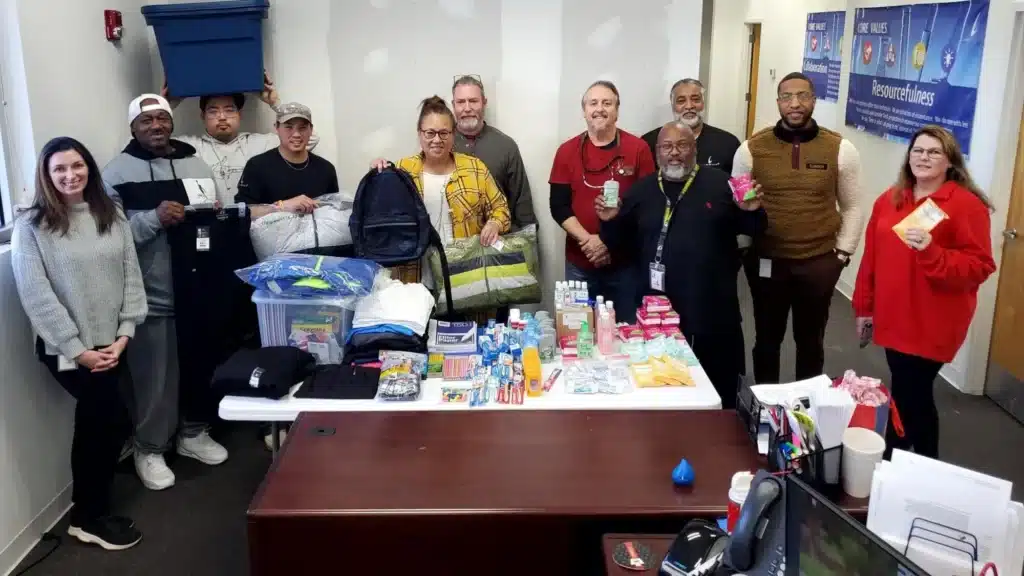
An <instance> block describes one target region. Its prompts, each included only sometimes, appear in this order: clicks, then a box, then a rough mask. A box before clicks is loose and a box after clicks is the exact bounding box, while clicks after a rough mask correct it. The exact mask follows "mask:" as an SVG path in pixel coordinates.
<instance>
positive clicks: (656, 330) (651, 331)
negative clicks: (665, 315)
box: [644, 326, 664, 341]
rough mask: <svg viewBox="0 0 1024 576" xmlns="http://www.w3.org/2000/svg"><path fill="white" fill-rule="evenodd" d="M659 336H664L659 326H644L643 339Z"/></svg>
mask: <svg viewBox="0 0 1024 576" xmlns="http://www.w3.org/2000/svg"><path fill="white" fill-rule="evenodd" d="M660 336H664V334H663V333H662V332H661V326H647V327H645V328H644V340H645V341H646V340H654V339H655V338H658V337H660Z"/></svg>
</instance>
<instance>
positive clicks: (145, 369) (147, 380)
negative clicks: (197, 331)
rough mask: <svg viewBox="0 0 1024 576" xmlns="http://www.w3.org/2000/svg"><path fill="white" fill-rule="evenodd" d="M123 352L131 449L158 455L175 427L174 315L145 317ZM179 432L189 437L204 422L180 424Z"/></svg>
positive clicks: (175, 362)
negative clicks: (132, 426) (131, 423)
mask: <svg viewBox="0 0 1024 576" xmlns="http://www.w3.org/2000/svg"><path fill="white" fill-rule="evenodd" d="M125 353H126V354H127V355H128V370H124V371H122V374H123V375H124V378H125V379H126V382H125V385H126V389H127V392H128V394H127V396H128V398H129V406H130V409H131V412H132V417H133V421H134V423H135V450H136V452H140V453H143V454H160V453H163V452H165V451H166V450H167V449H168V448H169V447H170V445H171V439H172V438H173V437H174V433H175V431H176V430H178V429H179V421H178V418H179V415H178V390H179V384H180V376H179V371H178V338H177V331H176V330H175V325H174V318H173V317H167V316H149V317H147V318H146V321H145V322H143V323H142V324H139V325H138V326H137V327H136V328H135V337H134V338H133V339H132V342H131V345H130V346H128V348H127V350H126V351H125ZM180 428H181V435H182V436H187V437H193V436H196V435H198V434H200V433H201V432H203V431H204V430H206V429H207V428H208V425H207V424H205V423H202V424H200V423H181V425H180Z"/></svg>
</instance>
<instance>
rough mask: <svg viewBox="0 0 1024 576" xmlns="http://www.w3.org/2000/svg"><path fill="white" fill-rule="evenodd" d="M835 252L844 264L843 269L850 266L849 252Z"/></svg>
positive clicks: (837, 250)
mask: <svg viewBox="0 0 1024 576" xmlns="http://www.w3.org/2000/svg"><path fill="white" fill-rule="evenodd" d="M834 252H835V253H836V258H838V259H839V261H840V262H842V263H843V267H844V268H845V267H846V266H849V265H850V253H849V252H843V251H842V250H839V249H838V248H837V249H835V250H834Z"/></svg>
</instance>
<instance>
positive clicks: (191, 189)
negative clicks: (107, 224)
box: [103, 138, 217, 316]
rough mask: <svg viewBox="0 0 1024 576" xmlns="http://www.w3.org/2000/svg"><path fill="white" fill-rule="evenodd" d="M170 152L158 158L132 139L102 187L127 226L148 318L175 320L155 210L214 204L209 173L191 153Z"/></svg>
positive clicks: (180, 146)
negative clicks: (167, 205)
mask: <svg viewBox="0 0 1024 576" xmlns="http://www.w3.org/2000/svg"><path fill="white" fill-rule="evenodd" d="M171 146H172V147H173V152H172V153H171V154H170V155H169V156H163V157H157V156H154V155H153V153H152V152H149V151H148V150H146V149H145V148H143V147H142V145H141V144H139V142H138V140H135V139H134V138H133V139H132V140H131V142H129V143H128V146H126V147H125V149H124V150H123V151H122V152H121V153H120V154H118V155H117V156H115V157H114V159H113V160H111V161H110V162H109V163H108V164H107V165H106V167H104V168H103V181H104V182H105V183H106V184H107V186H109V187H110V188H112V189H113V193H112V194H111V196H112V197H113V198H114V200H115V201H116V202H117V203H118V204H120V205H121V206H122V207H123V208H124V211H125V214H126V215H127V216H128V220H129V222H130V224H131V229H132V236H133V237H134V238H135V249H136V251H137V252H138V255H139V268H141V270H142V281H143V284H144V285H145V287H146V301H147V303H148V304H149V315H150V316H173V315H174V284H173V282H172V277H171V247H170V245H169V244H168V243H167V234H166V233H165V232H164V229H163V226H161V225H160V219H159V218H157V215H156V208H157V206H159V205H160V203H161V202H164V201H171V202H178V203H180V204H184V205H188V204H203V203H212V202H213V201H215V200H216V199H217V192H216V185H215V183H214V179H213V171H212V170H210V167H209V166H207V165H206V163H205V162H203V160H202V159H201V158H199V157H198V156H196V149H195V148H193V147H192V146H189V145H188V144H185V143H184V142H181V141H179V140H171Z"/></svg>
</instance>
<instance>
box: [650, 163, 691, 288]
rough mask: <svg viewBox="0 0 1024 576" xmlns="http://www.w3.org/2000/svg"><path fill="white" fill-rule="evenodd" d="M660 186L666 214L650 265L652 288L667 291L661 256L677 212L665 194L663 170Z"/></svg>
mask: <svg viewBox="0 0 1024 576" xmlns="http://www.w3.org/2000/svg"><path fill="white" fill-rule="evenodd" d="M698 169H700V166H699V165H697V166H694V167H693V171H692V172H690V177H689V178H687V179H686V183H685V184H683V189H682V190H680V191H679V198H677V199H676V202H677V203H678V202H679V201H680V200H682V199H683V196H684V195H685V194H686V191H687V190H689V189H690V185H691V184H693V179H694V178H696V177H697V170H698ZM658 188H660V189H661V193H662V194H663V195H664V196H665V215H664V216H663V217H662V219H661V233H660V234H658V247H657V249H656V250H655V251H654V262H651V265H650V284H651V290H657V291H658V292H664V291H665V265H664V264H662V263H661V257H662V255H663V254H664V252H665V237H666V236H668V226H669V224H671V223H672V214H673V213H674V212H675V207H674V206H673V205H672V201H671V200H669V199H668V194H665V186H664V184H663V183H662V180H661V172H658Z"/></svg>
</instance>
